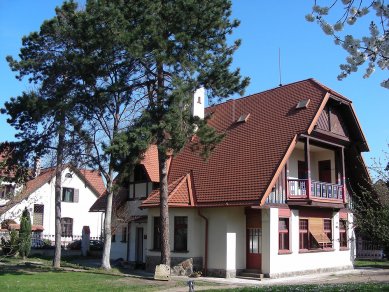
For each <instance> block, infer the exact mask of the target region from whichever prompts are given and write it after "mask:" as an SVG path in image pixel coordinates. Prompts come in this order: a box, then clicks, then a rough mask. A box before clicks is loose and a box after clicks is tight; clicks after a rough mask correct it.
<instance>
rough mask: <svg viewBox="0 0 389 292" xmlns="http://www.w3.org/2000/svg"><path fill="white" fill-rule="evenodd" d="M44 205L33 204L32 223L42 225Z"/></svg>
mask: <svg viewBox="0 0 389 292" xmlns="http://www.w3.org/2000/svg"><path fill="white" fill-rule="evenodd" d="M44 210H45V206H44V205H39V204H34V215H33V221H32V224H33V225H43V214H44Z"/></svg>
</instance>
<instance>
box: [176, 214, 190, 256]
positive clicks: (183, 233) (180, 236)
mask: <svg viewBox="0 0 389 292" xmlns="http://www.w3.org/2000/svg"><path fill="white" fill-rule="evenodd" d="M187 250H188V217H186V216H177V217H174V251H187Z"/></svg>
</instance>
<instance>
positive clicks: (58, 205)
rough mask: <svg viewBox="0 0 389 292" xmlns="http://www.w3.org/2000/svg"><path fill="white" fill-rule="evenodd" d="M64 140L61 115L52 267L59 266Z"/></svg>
mask: <svg viewBox="0 0 389 292" xmlns="http://www.w3.org/2000/svg"><path fill="white" fill-rule="evenodd" d="M64 142H65V121H64V118H63V117H61V124H60V127H59V131H58V145H57V163H56V168H55V250H54V259H53V267H54V268H60V267H61V235H62V234H61V233H62V232H61V188H62V167H63V156H64V154H63V152H64Z"/></svg>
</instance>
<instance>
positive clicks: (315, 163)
mask: <svg viewBox="0 0 389 292" xmlns="http://www.w3.org/2000/svg"><path fill="white" fill-rule="evenodd" d="M299 160H300V161H304V160H305V157H304V150H302V149H294V150H293V152H292V154H291V155H290V157H289V160H288V170H289V177H290V178H294V179H297V178H298V161H299ZM310 160H311V165H310V166H311V178H312V179H313V180H319V161H322V160H330V161H331V181H332V182H333V183H335V182H336V181H335V152H334V151H332V150H327V149H324V148H323V150H322V151H315V152H311V155H310Z"/></svg>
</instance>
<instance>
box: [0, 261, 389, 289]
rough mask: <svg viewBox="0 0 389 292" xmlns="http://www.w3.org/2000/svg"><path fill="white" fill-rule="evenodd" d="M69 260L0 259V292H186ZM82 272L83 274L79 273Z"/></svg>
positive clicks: (384, 264) (182, 282) (388, 264)
mask: <svg viewBox="0 0 389 292" xmlns="http://www.w3.org/2000/svg"><path fill="white" fill-rule="evenodd" d="M74 260H75V259H74V258H72V257H68V258H66V257H64V258H63V259H62V260H61V264H62V267H63V268H62V269H60V270H54V269H53V268H52V267H51V258H49V257H47V258H46V257H32V258H28V259H27V260H26V261H23V260H21V259H20V258H5V257H0V291H56V292H59V291H72V290H74V291H107V290H108V291H111V290H112V291H164V290H168V289H179V290H182V291H187V290H186V289H187V283H186V279H173V280H171V281H169V282H163V281H155V280H153V279H149V278H147V277H146V278H145V277H139V276H134V275H128V274H126V273H123V270H119V269H113V270H112V271H109V272H107V271H104V270H101V269H99V268H91V267H85V266H83V265H79V264H75V263H74V262H73V261H74ZM355 266H357V267H376V268H387V269H389V261H367V260H363V261H361V260H359V261H356V262H355ZM78 270H81V271H83V272H79V271H78ZM196 287H197V288H199V287H201V288H202V289H207V288H208V289H209V290H205V291H238V292H251V291H389V279H388V283H378V282H369V283H346V284H317V285H293V286H281V285H280V286H258V287H251V288H250V287H246V288H243V287H242V288H233V289H229V288H228V287H227V286H226V285H222V284H216V283H210V282H204V281H201V280H200V279H196V280H195V290H196Z"/></svg>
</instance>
